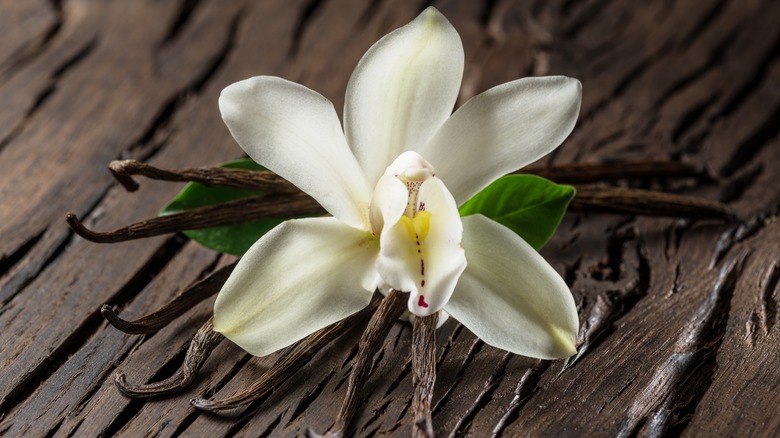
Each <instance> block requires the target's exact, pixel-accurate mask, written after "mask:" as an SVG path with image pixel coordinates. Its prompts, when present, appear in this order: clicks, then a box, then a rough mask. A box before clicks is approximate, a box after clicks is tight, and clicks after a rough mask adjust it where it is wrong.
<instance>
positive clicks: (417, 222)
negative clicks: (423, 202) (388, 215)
mask: <svg viewBox="0 0 780 438" xmlns="http://www.w3.org/2000/svg"><path fill="white" fill-rule="evenodd" d="M401 222H403V224H404V225H405V226H406V232H407V233H409V237H411V238H412V240H415V241H418V242H422V241H423V240H425V238H426V237H428V229H429V228H430V226H431V213H430V212H428V211H418V212H417V213H415V214H414V217H413V218H410V217H409V216H401Z"/></svg>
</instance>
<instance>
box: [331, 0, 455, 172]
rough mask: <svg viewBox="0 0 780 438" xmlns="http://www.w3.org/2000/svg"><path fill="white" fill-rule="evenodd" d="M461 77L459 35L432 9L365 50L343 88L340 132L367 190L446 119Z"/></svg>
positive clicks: (431, 134)
mask: <svg viewBox="0 0 780 438" xmlns="http://www.w3.org/2000/svg"><path fill="white" fill-rule="evenodd" d="M462 77H463V45H462V44H461V41H460V36H458V32H457V31H456V30H455V28H453V27H452V25H451V24H450V23H449V22H448V21H447V19H446V18H444V16H443V15H442V14H441V13H439V11H437V10H436V9H435V8H432V7H429V8H428V9H426V10H425V11H423V12H422V13H421V14H420V15H419V16H418V17H417V18H416V19H414V21H412V22H411V23H409V24H407V25H406V26H404V27H401V28H400V29H397V30H395V31H393V32H391V33H389V34H388V35H386V36H384V37H383V38H382V39H380V40H379V41H378V42H377V43H376V44H374V45H373V46H372V47H371V48H370V49H368V52H366V54H365V55H363V58H362V59H361V60H360V62H359V63H358V65H357V67H356V68H355V71H354V72H353V73H352V77H351V78H350V80H349V84H348V86H347V95H346V102H345V105H344V131H345V133H346V135H347V140H348V142H349V145H350V147H352V150H353V151H354V153H355V156H356V157H357V159H358V161H359V162H360V165H361V166H362V167H363V170H364V171H365V172H366V177H367V178H368V182H369V184H370V185H371V186H373V185H374V184H375V183H376V181H377V180H378V179H379V177H380V176H381V175H382V173H383V172H384V171H385V168H386V167H387V166H388V165H389V164H390V163H391V162H392V161H393V159H394V158H395V157H396V156H398V155H399V154H400V153H401V152H403V151H405V150H418V149H419V148H420V147H421V146H422V145H424V144H425V143H426V142H427V141H428V140H429V139H430V138H431V137H432V136H433V135H434V134H435V133H436V131H437V130H438V129H439V127H440V126H441V125H442V124H443V123H444V121H445V120H447V117H449V116H450V114H451V113H452V108H453V106H454V105H455V100H456V99H457V97H458V92H459V90H460V81H461V78H462Z"/></svg>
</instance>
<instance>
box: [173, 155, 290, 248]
mask: <svg viewBox="0 0 780 438" xmlns="http://www.w3.org/2000/svg"><path fill="white" fill-rule="evenodd" d="M220 166H222V167H234V168H240V169H249V170H266V169H265V168H264V167H262V166H260V165H259V164H257V163H255V162H254V161H252V160H251V159H249V158H245V159H241V160H236V161H231V162H228V163H223V164H220ZM258 194H263V192H258V191H252V190H241V189H236V188H233V187H206V186H204V185H203V184H199V183H188V184H187V185H186V186H185V187H184V189H183V190H182V191H181V192H180V193H179V194H178V195H177V196H176V197H175V198H173V200H171V202H169V203H168V204H167V205H166V206H165V207H163V208H162V210H161V211H160V215H166V214H173V213H180V212H182V211H186V210H191V209H193V208H198V207H203V206H206V205H212V204H219V203H222V202H225V201H230V200H233V199H239V198H245V197H247V196H257V195H258ZM285 220H286V219H282V218H276V219H265V220H257V221H252V222H245V223H242V224H237V225H227V226H224V227H216V228H207V229H203V230H190V231H185V232H184V234H185V235H186V236H187V237H189V238H190V239H192V240H194V241H196V242H198V243H200V244H201V245H203V246H205V247H206V248H210V249H213V250H215V251H219V252H223V253H227V254H233V255H238V256H240V255H243V254H244V253H245V252H246V251H247V250H248V249H249V247H250V246H252V244H253V243H255V241H257V239H259V238H260V237H262V236H263V235H264V234H265V233H267V232H269V231H271V229H272V228H273V227H275V226H277V225H279V224H280V223H282V222H284V221H285Z"/></svg>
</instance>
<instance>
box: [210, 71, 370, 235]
mask: <svg viewBox="0 0 780 438" xmlns="http://www.w3.org/2000/svg"><path fill="white" fill-rule="evenodd" d="M219 109H220V111H221V112H222V118H223V119H224V120H225V123H226V124H227V126H228V128H229V129H230V132H231V133H232V134H233V137H235V139H236V141H237V142H238V144H239V145H241V148H243V149H244V151H245V152H246V153H247V154H248V155H249V156H250V157H252V159H253V160H255V161H256V162H258V163H259V164H261V165H263V166H265V167H267V168H268V169H270V170H272V171H273V172H275V173H277V174H279V175H280V176H281V177H283V178H284V179H286V180H288V181H290V182H291V183H293V184H295V185H296V186H297V187H298V188H300V189H301V190H303V191H304V192H306V193H307V194H309V195H310V196H311V197H312V198H314V199H316V200H317V202H319V203H320V204H321V205H322V206H323V207H324V208H325V210H327V211H328V212H329V213H330V214H332V215H333V216H335V217H337V218H338V219H339V220H341V221H342V222H344V223H346V224H347V225H350V226H353V227H355V228H360V229H368V227H369V224H368V205H369V202H370V199H371V187H370V186H369V185H368V183H367V182H366V179H365V176H364V174H363V171H362V170H361V169H360V166H359V165H358V163H357V160H356V159H355V157H354V156H353V155H352V152H351V151H350V149H349V147H348V146H347V143H346V140H345V138H344V134H343V133H342V131H341V126H340V124H339V119H338V116H337V115H336V111H335V110H334V109H333V104H331V103H330V101H329V100H328V99H326V98H324V97H322V96H321V95H320V94H317V93H315V92H314V91H312V90H310V89H308V88H306V87H304V86H303V85H299V84H296V83H294V82H290V81H286V80H284V79H281V78H277V77H271V76H258V77H254V78H250V79H246V80H243V81H240V82H236V83H235V84H232V85H230V86H228V87H227V88H225V89H224V90H222V94H221V95H220V97H219Z"/></svg>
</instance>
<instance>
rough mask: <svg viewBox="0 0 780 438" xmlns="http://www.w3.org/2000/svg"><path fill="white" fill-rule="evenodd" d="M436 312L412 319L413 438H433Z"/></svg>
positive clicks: (437, 319)
mask: <svg viewBox="0 0 780 438" xmlns="http://www.w3.org/2000/svg"><path fill="white" fill-rule="evenodd" d="M438 321H439V313H438V312H437V313H434V314H433V315H429V316H426V317H422V318H420V317H416V318H414V327H413V329H412V385H413V386H414V395H413V398H412V414H413V415H414V424H413V425H412V437H414V438H433V420H432V419H431V399H432V398H433V386H434V384H435V382H436V326H437V324H438Z"/></svg>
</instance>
